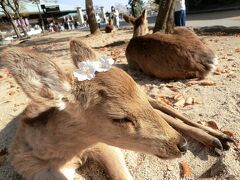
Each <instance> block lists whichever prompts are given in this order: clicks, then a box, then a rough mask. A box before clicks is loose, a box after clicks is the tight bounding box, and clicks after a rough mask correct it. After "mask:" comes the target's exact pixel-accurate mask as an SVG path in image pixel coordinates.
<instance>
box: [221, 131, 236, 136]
mask: <svg viewBox="0 0 240 180" xmlns="http://www.w3.org/2000/svg"><path fill="white" fill-rule="evenodd" d="M222 132H223V133H224V134H226V135H228V136H229V137H233V136H234V133H233V132H231V131H222Z"/></svg>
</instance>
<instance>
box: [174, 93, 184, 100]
mask: <svg viewBox="0 0 240 180" xmlns="http://www.w3.org/2000/svg"><path fill="white" fill-rule="evenodd" d="M181 98H183V96H182V95H181V94H180V93H177V94H176V95H174V96H173V99H174V100H179V99H181Z"/></svg>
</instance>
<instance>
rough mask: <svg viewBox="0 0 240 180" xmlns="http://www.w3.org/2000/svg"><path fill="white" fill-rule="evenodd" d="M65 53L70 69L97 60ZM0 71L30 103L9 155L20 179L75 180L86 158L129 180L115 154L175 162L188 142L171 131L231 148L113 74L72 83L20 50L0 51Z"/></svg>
mask: <svg viewBox="0 0 240 180" xmlns="http://www.w3.org/2000/svg"><path fill="white" fill-rule="evenodd" d="M70 51H71V56H72V60H73V63H74V65H75V69H77V68H78V65H79V63H80V62H84V61H86V60H89V59H96V54H95V52H94V51H93V50H92V49H91V48H90V47H88V46H87V45H86V44H84V43H83V42H80V41H77V40H72V41H71V42H70ZM0 67H6V68H8V69H9V71H10V72H11V74H12V75H13V76H14V77H15V79H16V81H17V83H18V84H19V85H20V86H21V87H22V89H23V91H24V92H25V93H26V95H27V96H28V97H29V98H30V99H31V103H30V104H29V105H28V106H27V107H26V109H25V110H24V111H23V112H22V114H21V115H20V118H21V119H20V120H21V123H20V125H19V127H18V130H17V133H16V137H15V139H14V140H13V142H12V144H11V147H10V149H9V154H10V162H11V164H12V165H13V167H14V168H15V170H16V171H17V172H18V173H19V174H21V175H22V176H23V177H24V178H26V179H34V180H50V179H51V180H61V179H73V178H74V173H75V169H76V168H77V167H78V165H79V163H80V164H81V162H82V161H81V160H82V158H84V159H85V157H88V156H91V157H93V158H95V159H96V160H97V161H99V162H100V163H101V164H102V165H103V166H104V167H105V169H106V171H107V172H108V173H109V175H110V177H111V178H113V179H132V177H131V175H130V173H129V171H128V169H127V167H126V164H125V161H124V158H123V155H122V154H121V151H120V150H119V149H118V148H117V147H120V148H126V149H130V150H134V151H140V152H145V153H149V154H152V155H155V156H157V157H159V158H163V159H171V158H176V157H180V156H181V154H182V153H185V152H186V151H187V142H186V140H185V138H184V137H183V136H182V135H181V134H179V133H178V132H177V131H176V130H175V129H177V130H180V131H182V132H183V133H186V134H188V135H189V136H191V137H193V138H195V139H197V140H198V141H200V142H202V143H204V144H206V145H209V146H214V147H217V148H220V149H222V143H224V142H227V141H229V140H231V139H230V138H229V137H227V136H226V135H224V134H221V133H220V132H217V131H214V130H212V129H206V128H205V127H201V125H199V124H197V125H196V123H194V122H191V121H189V120H188V119H187V118H185V117H183V116H182V115H181V114H179V113H177V112H176V111H174V110H173V109H171V108H168V107H165V106H162V105H161V104H159V103H158V102H156V101H155V100H153V99H148V98H147V96H146V95H145V94H144V92H143V91H142V90H141V89H140V88H139V87H138V86H137V84H136V83H135V82H134V80H133V79H132V78H131V77H130V76H129V75H127V73H125V72H124V71H123V70H121V69H119V68H117V67H111V69H110V70H108V71H106V72H99V73H97V74H96V76H95V77H94V78H93V79H91V80H85V81H78V79H76V78H74V77H73V76H72V75H66V74H65V73H64V72H63V71H61V70H60V69H59V68H58V66H57V65H56V64H55V63H53V62H52V61H51V60H49V59H48V58H47V57H45V56H43V55H42V54H39V53H37V52H35V51H33V50H29V49H27V48H19V47H12V48H7V49H5V50H3V52H2V53H1V55H0ZM153 107H154V108H157V109H160V110H161V111H159V110H157V109H154V108H153ZM178 119H181V120H182V121H180V120H178ZM166 121H167V122H168V123H170V124H171V126H173V127H174V128H175V129H173V128H172V127H171V126H170V125H169V124H168V123H167V122H166ZM183 121H184V122H185V123H187V124H191V125H193V126H197V127H198V128H196V127H191V126H189V125H187V124H185V123H183ZM199 127H200V128H199ZM201 128H202V129H204V128H205V129H204V130H202V129H201ZM205 130H206V131H205ZM208 133H209V134H208ZM210 134H211V135H210ZM214 136H216V137H214Z"/></svg>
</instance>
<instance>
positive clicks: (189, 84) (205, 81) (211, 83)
mask: <svg viewBox="0 0 240 180" xmlns="http://www.w3.org/2000/svg"><path fill="white" fill-rule="evenodd" d="M195 84H199V85H201V86H215V85H216V83H215V82H213V81H210V80H201V81H196V80H193V81H189V82H187V85H188V86H191V85H195Z"/></svg>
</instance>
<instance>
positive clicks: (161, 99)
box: [157, 98, 172, 106]
mask: <svg viewBox="0 0 240 180" xmlns="http://www.w3.org/2000/svg"><path fill="white" fill-rule="evenodd" d="M157 101H158V102H159V103H161V104H162V105H167V106H172V103H171V101H169V100H168V99H166V98H157Z"/></svg>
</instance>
